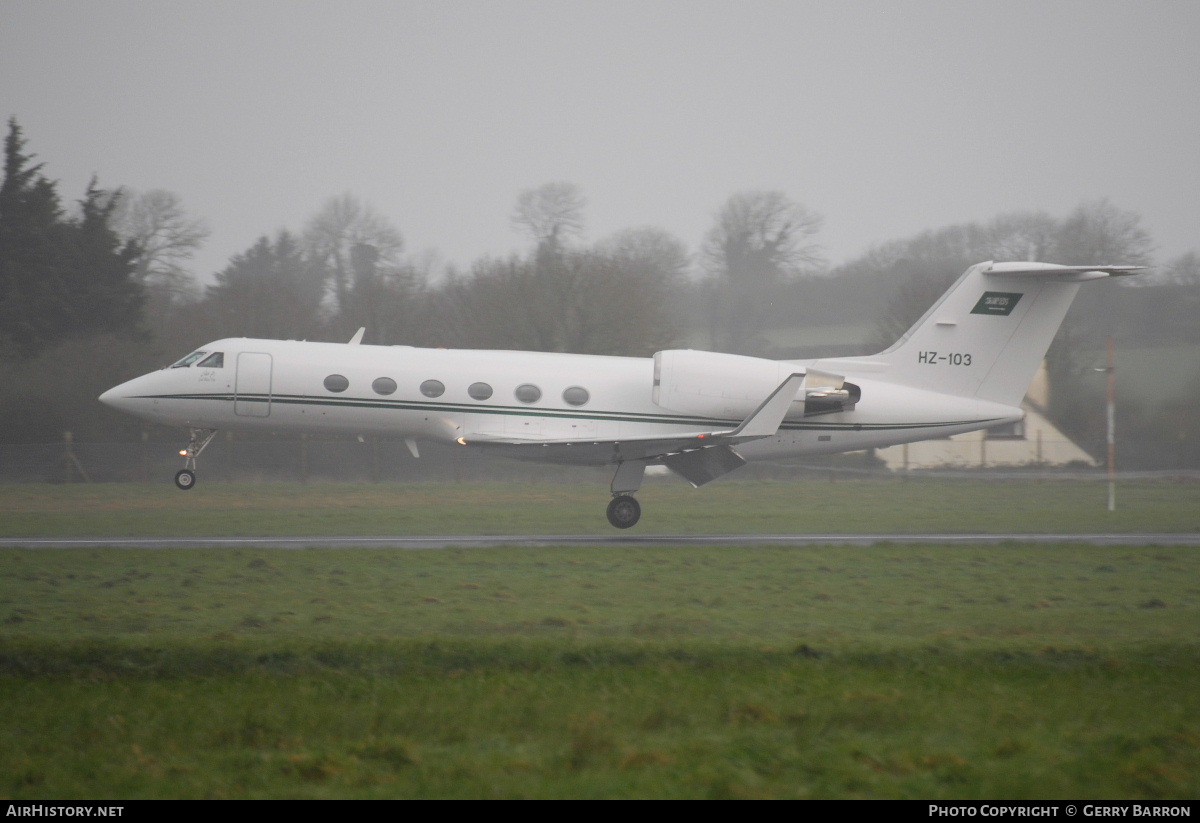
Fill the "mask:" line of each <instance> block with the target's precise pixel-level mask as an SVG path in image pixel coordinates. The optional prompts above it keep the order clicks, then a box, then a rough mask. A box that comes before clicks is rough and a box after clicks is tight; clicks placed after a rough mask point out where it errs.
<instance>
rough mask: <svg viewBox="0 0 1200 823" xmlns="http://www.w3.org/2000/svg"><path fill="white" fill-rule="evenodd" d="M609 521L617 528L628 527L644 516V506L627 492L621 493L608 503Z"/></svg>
mask: <svg viewBox="0 0 1200 823" xmlns="http://www.w3.org/2000/svg"><path fill="white" fill-rule="evenodd" d="M606 514H607V515H608V522H609V523H611V524H612V525H613V526H614V527H615V528H618V529H628V528H629V527H631V526H635V525H637V522H638V520H640V519H641V517H642V506H641V504H640V503H638V502H637V500H635V499H634V498H632V497H630V496H629V495H627V494H619V495H617V496H616V497H614V498H613V499H612V502H610V503H609V504H608V511H607V512H606Z"/></svg>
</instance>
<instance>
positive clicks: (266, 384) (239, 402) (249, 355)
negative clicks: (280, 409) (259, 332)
mask: <svg viewBox="0 0 1200 823" xmlns="http://www.w3.org/2000/svg"><path fill="white" fill-rule="evenodd" d="M233 413H234V414H240V415H241V416H243V417H270V416H271V355H269V354H264V353H263V352H249V351H244V352H241V353H239V354H238V358H237V378H236V380H235V382H234V389H233Z"/></svg>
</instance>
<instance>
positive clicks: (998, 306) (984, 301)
mask: <svg viewBox="0 0 1200 823" xmlns="http://www.w3.org/2000/svg"><path fill="white" fill-rule="evenodd" d="M1020 299H1021V295H1020V294H1013V293H1012V292H1003V291H985V292H984V293H983V297H981V298H979V302H978V303H976V304H975V308H973V309H971V314H992V315H997V316H999V317H1008V316H1009V315H1010V314H1012V310H1013V309H1015V308H1016V307H1017V301H1018V300H1020Z"/></svg>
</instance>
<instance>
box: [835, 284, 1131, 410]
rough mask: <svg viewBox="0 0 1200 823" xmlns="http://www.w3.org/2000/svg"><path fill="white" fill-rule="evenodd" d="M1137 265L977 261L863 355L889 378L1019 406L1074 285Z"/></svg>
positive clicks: (1066, 307) (918, 386) (1058, 323)
mask: <svg viewBox="0 0 1200 823" xmlns="http://www.w3.org/2000/svg"><path fill="white" fill-rule="evenodd" d="M1140 268H1141V267H1140V266H1057V265H1053V264H1047V263H979V264H978V265H975V266H972V267H971V268H969V269H967V271H966V272H965V273H964V274H963V275H962V277H960V278H959V279H958V280H957V281H956V282H955V283H954V285H953V286H951V287H950V290H949V291H947V292H946V293H945V294H944V295H942V297H941V299H940V300H938V302H936V303H934V305H933V307H932V308H930V309H929V311H927V312H926V313H925V315H924V316H923V317H922V318H921V319H920V320H918V321H917V322H916V324H915V325H913V327H912V328H911V329H909V330H908V331H907V332H905V334H904V336H903V337H901V338H900V339H899V340H898V341H896V343H895V344H894V345H893V346H892V347H891V348H889V349H887V350H886V351H884V352H881V353H880V354H877V355H875V356H873V357H868V358H864V360H868V361H871V362H873V363H878V364H880V365H882V366H883V368H884V369H885V370H886V374H887V377H886V379H887V380H889V381H892V382H896V383H903V384H904V385H908V386H913V387H916V388H921V389H928V390H931V391H937V392H943V393H947V394H954V395H958V396H961V397H978V398H980V399H982V400H991V401H994V402H997V403H1004V404H1006V405H1009V406H1019V405H1020V403H1021V399H1022V398H1023V397H1024V396H1025V392H1026V391H1027V390H1028V388H1029V384H1030V382H1032V380H1033V377H1034V375H1035V374H1036V372H1037V369H1038V366H1039V365H1040V364H1041V362H1042V359H1043V358H1044V357H1045V356H1046V350H1047V349H1048V348H1049V347H1050V342H1051V340H1053V339H1054V335H1055V334H1056V333H1057V332H1058V327H1059V326H1060V325H1061V324H1062V321H1063V317H1064V316H1066V313H1067V309H1069V308H1070V307H1071V301H1072V300H1073V299H1074V297H1075V293H1076V292H1077V291H1078V290H1079V285H1080V284H1081V283H1083V282H1086V281H1088V280H1095V279H1098V278H1103V277H1109V276H1114V275H1124V274H1133V273H1135V272H1136V271H1137V270H1139V269H1140ZM848 359H849V358H848Z"/></svg>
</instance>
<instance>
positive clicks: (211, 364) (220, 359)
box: [196, 351, 225, 369]
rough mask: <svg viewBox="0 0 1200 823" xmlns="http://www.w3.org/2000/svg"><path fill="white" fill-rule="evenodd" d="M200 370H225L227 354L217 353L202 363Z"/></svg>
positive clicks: (199, 366)
mask: <svg viewBox="0 0 1200 823" xmlns="http://www.w3.org/2000/svg"><path fill="white" fill-rule="evenodd" d="M196 368H198V369H223V368H225V352H223V351H215V352H213V353H212V354H210V355H209V356H208V357H206V358H204V359H203V360H201V361H200V365H198V366H196Z"/></svg>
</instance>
